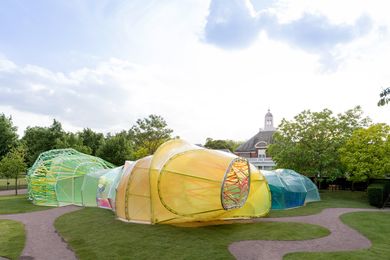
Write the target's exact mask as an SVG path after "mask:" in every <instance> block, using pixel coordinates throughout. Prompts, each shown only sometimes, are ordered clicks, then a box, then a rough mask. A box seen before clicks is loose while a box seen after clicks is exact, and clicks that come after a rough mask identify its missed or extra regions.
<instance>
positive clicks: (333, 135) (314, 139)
mask: <svg viewBox="0 0 390 260" xmlns="http://www.w3.org/2000/svg"><path fill="white" fill-rule="evenodd" d="M368 122H369V119H368V118H363V117H362V111H361V108H360V107H355V108H354V109H351V110H348V111H347V112H345V113H344V114H339V115H337V116H334V115H333V112H332V111H330V110H329V109H324V110H322V111H320V112H311V111H310V110H305V111H303V112H302V113H300V114H299V115H297V116H295V117H294V120H292V121H287V120H285V119H283V120H282V122H281V124H280V126H279V128H278V131H277V132H276V133H275V134H274V144H271V145H270V146H269V148H268V152H269V153H270V155H271V156H272V158H273V160H275V161H276V163H277V166H278V167H280V168H290V169H294V170H296V171H298V172H301V173H303V174H305V175H309V176H313V175H314V176H316V177H320V178H321V177H329V178H331V179H333V178H336V177H338V176H341V175H343V173H344V168H343V165H342V164H341V162H340V158H339V154H338V150H339V148H340V147H341V146H342V144H344V142H345V141H346V140H347V139H348V138H349V137H350V136H351V135H352V132H353V130H355V129H358V128H361V127H364V126H365V125H366V124H367V123H368Z"/></svg>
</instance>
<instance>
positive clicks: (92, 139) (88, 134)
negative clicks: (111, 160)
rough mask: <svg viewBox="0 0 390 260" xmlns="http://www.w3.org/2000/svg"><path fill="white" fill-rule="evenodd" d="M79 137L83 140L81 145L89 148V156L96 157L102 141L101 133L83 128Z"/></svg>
mask: <svg viewBox="0 0 390 260" xmlns="http://www.w3.org/2000/svg"><path fill="white" fill-rule="evenodd" d="M79 136H80V137H81V138H82V140H83V144H84V145H85V146H88V147H89V148H91V154H92V155H96V152H97V150H98V149H99V147H100V145H101V144H102V143H103V141H104V135H103V134H102V133H96V132H94V131H93V130H92V129H90V128H84V129H83V131H82V132H80V133H79Z"/></svg>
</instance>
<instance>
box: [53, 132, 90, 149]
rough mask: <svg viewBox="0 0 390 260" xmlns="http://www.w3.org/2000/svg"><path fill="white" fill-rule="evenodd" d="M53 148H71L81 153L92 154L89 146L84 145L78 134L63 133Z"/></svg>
mask: <svg viewBox="0 0 390 260" xmlns="http://www.w3.org/2000/svg"><path fill="white" fill-rule="evenodd" d="M54 148H56V149H61V148H73V149H75V150H77V151H79V152H81V153H85V154H91V153H92V149H91V148H90V147H89V146H87V145H84V142H83V138H82V137H81V135H80V133H76V134H74V133H64V134H63V135H62V136H61V137H60V138H57V140H56V143H55V145H54Z"/></svg>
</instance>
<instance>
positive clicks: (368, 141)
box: [339, 124, 390, 182]
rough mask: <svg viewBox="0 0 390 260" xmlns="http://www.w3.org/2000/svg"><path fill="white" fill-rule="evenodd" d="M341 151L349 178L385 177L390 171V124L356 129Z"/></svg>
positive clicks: (353, 179)
mask: <svg viewBox="0 0 390 260" xmlns="http://www.w3.org/2000/svg"><path fill="white" fill-rule="evenodd" d="M339 152H340V159H341V162H342V163H343V164H344V165H345V166H346V169H347V171H348V174H347V178H348V179H349V180H351V181H353V182H355V181H367V180H368V179H369V178H383V177H385V174H389V173H390V126H388V125H386V124H375V125H372V126H370V127H368V128H366V129H357V130H355V131H354V132H353V134H352V136H351V138H349V139H348V140H347V141H346V142H345V144H344V145H343V146H342V147H341V148H340V150H339Z"/></svg>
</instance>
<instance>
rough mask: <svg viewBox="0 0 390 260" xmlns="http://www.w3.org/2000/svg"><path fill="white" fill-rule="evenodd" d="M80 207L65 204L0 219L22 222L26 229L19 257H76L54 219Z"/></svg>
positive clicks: (42, 258) (72, 258)
mask: <svg viewBox="0 0 390 260" xmlns="http://www.w3.org/2000/svg"><path fill="white" fill-rule="evenodd" d="M80 209H82V207H77V206H65V207H60V208H53V209H48V210H42V211H35V212H28V213H19V214H9V215H0V219H11V220H15V221H19V222H22V223H23V224H24V227H25V231H26V244H25V246H24V249H23V251H22V255H21V257H20V259H39V260H46V259H47V260H49V259H61V260H62V259H64V260H68V259H69V260H70V259H71V260H74V259H77V258H76V255H75V254H74V252H73V251H72V250H71V249H69V247H68V245H67V243H65V242H64V241H63V239H62V237H61V236H60V235H59V234H57V231H56V229H55V228H54V221H55V220H56V218H58V217H59V216H61V215H63V214H65V213H68V212H73V211H76V210H80Z"/></svg>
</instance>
